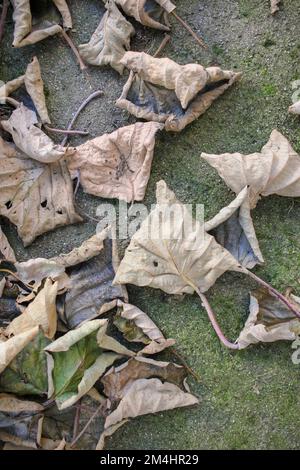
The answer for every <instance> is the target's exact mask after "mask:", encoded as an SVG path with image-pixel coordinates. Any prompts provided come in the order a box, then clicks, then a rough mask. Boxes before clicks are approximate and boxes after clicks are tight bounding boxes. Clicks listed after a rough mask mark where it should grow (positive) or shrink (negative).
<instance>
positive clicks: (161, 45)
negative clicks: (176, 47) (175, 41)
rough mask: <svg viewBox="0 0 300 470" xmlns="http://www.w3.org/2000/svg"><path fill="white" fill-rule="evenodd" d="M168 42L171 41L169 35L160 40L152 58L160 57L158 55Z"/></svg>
mask: <svg viewBox="0 0 300 470" xmlns="http://www.w3.org/2000/svg"><path fill="white" fill-rule="evenodd" d="M170 41H171V36H170V35H169V34H165V37H164V39H163V40H162V42H161V44H160V46H159V48H158V49H157V51H156V52H155V54H154V55H153V57H158V56H159V55H160V53H161V52H162V51H163V50H164V48H165V47H166V45H167V44H168V42H170Z"/></svg>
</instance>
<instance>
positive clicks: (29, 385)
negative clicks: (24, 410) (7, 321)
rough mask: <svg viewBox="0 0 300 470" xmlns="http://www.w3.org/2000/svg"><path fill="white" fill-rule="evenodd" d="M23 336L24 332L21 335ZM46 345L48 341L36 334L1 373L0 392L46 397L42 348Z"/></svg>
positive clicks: (45, 375)
mask: <svg viewBox="0 0 300 470" xmlns="http://www.w3.org/2000/svg"><path fill="white" fill-rule="evenodd" d="M33 330H34V329H33ZM33 330H29V331H33ZM25 334H26V332H25V333H23V335H25ZM18 336H21V334H20V335H17V336H15V337H13V338H12V339H15V338H18ZM8 341H11V340H8ZM4 344H5V343H4ZM48 344H49V340H48V339H47V338H45V336H44V334H43V333H42V332H41V331H40V332H39V333H38V334H36V335H35V337H33V339H31V341H30V342H28V343H27V344H26V345H25V346H24V347H23V349H22V350H21V351H20V352H19V353H18V354H17V355H16V356H15V357H14V359H13V360H12V361H11V362H9V364H8V366H7V367H6V369H5V370H4V371H3V372H2V373H1V375H0V391H1V392H9V393H15V394H16V395H46V394H47V391H48V380H47V360H46V354H45V352H44V348H45V347H46V346H47V345H48ZM0 347H1V343H0Z"/></svg>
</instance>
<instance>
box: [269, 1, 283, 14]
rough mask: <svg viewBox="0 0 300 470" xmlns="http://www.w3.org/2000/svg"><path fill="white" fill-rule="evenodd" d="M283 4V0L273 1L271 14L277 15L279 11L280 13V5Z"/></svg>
mask: <svg viewBox="0 0 300 470" xmlns="http://www.w3.org/2000/svg"><path fill="white" fill-rule="evenodd" d="M280 3H281V0H271V13H272V15H275V13H277V11H279V5H280Z"/></svg>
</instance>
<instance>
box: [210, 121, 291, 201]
mask: <svg viewBox="0 0 300 470" xmlns="http://www.w3.org/2000/svg"><path fill="white" fill-rule="evenodd" d="M201 157H202V158H204V160H206V161H207V162H208V163H209V164H210V165H211V166H212V167H213V168H215V169H216V170H217V171H218V173H219V175H220V176H221V178H223V180H224V181H225V183H226V184H227V186H228V187H229V188H230V189H232V191H234V192H235V193H237V194H238V193H239V192H240V191H241V190H242V189H243V188H244V187H245V186H249V189H250V206H251V208H254V207H255V206H256V204H257V202H258V201H259V199H260V196H269V195H271V194H278V195H279V196H287V197H299V196H300V156H299V155H298V154H297V153H296V152H295V150H294V149H293V148H292V146H291V144H290V143H289V141H288V140H287V139H286V138H285V137H284V136H283V135H282V134H281V133H280V132H278V131H277V130H274V131H273V132H272V134H271V137H270V140H269V142H268V143H267V144H266V145H265V146H264V147H263V148H262V150H261V153H254V154H250V155H242V154H240V153H233V154H230V153H224V154H222V155H209V154H206V153H202V154H201Z"/></svg>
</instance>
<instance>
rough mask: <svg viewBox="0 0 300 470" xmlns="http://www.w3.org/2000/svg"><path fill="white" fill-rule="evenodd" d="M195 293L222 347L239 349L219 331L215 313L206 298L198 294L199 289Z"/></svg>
mask: <svg viewBox="0 0 300 470" xmlns="http://www.w3.org/2000/svg"><path fill="white" fill-rule="evenodd" d="M196 292H197V294H198V295H199V297H200V299H201V302H202V305H203V307H204V308H205V310H206V312H207V315H208V318H209V319H210V321H211V324H212V326H213V328H214V330H215V332H216V334H217V336H218V338H219V340H220V341H221V343H223V344H224V346H226V348H229V349H235V350H237V349H239V345H238V344H237V343H232V342H231V341H229V340H228V339H227V338H226V336H225V335H224V333H223V331H222V330H221V327H220V325H219V323H218V321H217V319H216V316H215V313H214V311H213V309H212V308H211V306H210V304H209V302H208V300H207V298H206V296H205V295H204V294H202V292H200V290H199V289H196Z"/></svg>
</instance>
